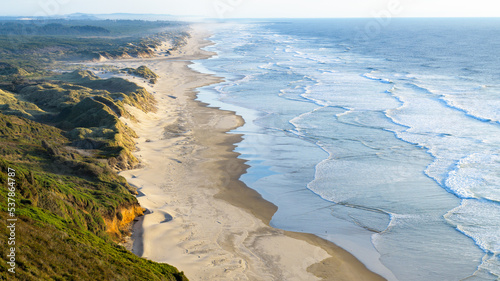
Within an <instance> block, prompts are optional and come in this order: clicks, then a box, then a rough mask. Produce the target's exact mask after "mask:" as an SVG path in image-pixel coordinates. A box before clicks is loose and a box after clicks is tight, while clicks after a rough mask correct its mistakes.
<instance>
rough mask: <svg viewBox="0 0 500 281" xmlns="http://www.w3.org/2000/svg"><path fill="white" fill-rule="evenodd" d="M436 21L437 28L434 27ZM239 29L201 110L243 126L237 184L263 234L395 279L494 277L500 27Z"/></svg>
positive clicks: (323, 23)
mask: <svg viewBox="0 0 500 281" xmlns="http://www.w3.org/2000/svg"><path fill="white" fill-rule="evenodd" d="M429 21H431V22H429ZM365 22H366V20H361V19H357V20H291V21H287V22H283V21H268V22H263V21H260V22H233V23H227V24H221V25H219V26H218V27H217V28H214V30H213V33H214V35H213V36H212V37H211V38H210V39H211V40H212V41H213V42H215V43H216V44H215V45H213V46H210V47H208V48H207V50H210V51H214V52H217V54H218V55H217V56H216V57H213V58H211V59H208V60H203V61H198V62H196V63H195V64H194V65H192V66H191V67H192V68H194V69H196V70H198V71H201V72H206V73H214V74H216V75H218V76H221V77H224V78H225V82H222V83H220V84H217V85H212V86H208V87H204V88H201V89H200V94H199V99H200V100H202V101H204V102H207V103H209V104H211V105H213V106H217V107H221V108H224V109H230V110H234V111H236V112H237V113H238V114H240V115H242V116H243V117H244V119H245V121H246V124H245V125H244V126H243V127H241V128H239V129H237V130H236V131H235V132H236V133H243V134H244V140H243V141H242V142H241V143H240V144H239V145H238V147H237V149H236V150H237V151H238V152H240V153H241V154H242V155H241V158H244V159H247V160H249V162H248V164H249V165H250V168H249V169H248V173H247V174H245V175H243V176H242V177H241V180H242V181H244V182H245V183H246V184H247V185H248V186H249V187H251V188H253V189H255V190H257V191H258V192H259V193H261V194H262V195H263V197H264V198H265V199H266V200H269V201H271V202H273V203H274V204H276V205H277V206H278V208H279V209H278V212H277V213H276V214H275V215H274V217H273V219H272V221H271V224H272V225H273V226H275V227H279V228H282V229H286V230H294V231H302V232H309V233H314V234H317V235H319V236H321V237H324V238H326V239H329V240H331V241H333V242H335V243H337V244H338V245H340V246H342V247H344V248H345V249H347V250H349V251H351V252H352V253H353V254H355V255H356V256H357V257H358V259H360V260H361V261H362V262H364V263H365V264H366V265H367V266H368V267H369V268H370V269H372V270H374V271H375V272H377V273H380V274H382V275H383V276H385V277H386V278H388V279H391V280H396V279H398V280H463V279H467V280H497V279H498V278H499V276H500V272H499V268H500V258H499V257H498V253H499V251H500V205H499V202H500V123H499V120H500V84H499V83H498V77H500V68H499V67H498V66H499V65H500V59H499V58H498V56H497V55H496V53H495V50H496V48H495V46H497V45H498V44H499V43H500V36H499V35H500V34H499V33H500V32H499V31H497V30H496V28H495V27H496V26H498V23H500V22H499V20H494V19H489V20H477V19H470V20H461V21H458V20H454V19H450V20H442V19H436V20H418V19H412V20H409V19H406V20H404V19H400V20H394V21H393V23H392V24H391V25H390V26H389V27H387V28H385V29H384V30H382V31H381V33H380V34H376V35H374V36H372V37H371V38H370V40H364V41H363V40H360V39H359V36H356V32H357V31H358V30H360V29H359V27H360V26H361V27H362V26H363V24H364V23H365Z"/></svg>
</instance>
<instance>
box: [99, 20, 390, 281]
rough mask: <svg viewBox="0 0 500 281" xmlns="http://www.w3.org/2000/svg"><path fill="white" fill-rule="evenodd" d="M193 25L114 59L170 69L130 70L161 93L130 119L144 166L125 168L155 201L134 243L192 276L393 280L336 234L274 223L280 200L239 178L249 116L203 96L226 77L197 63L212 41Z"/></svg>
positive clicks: (147, 203)
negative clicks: (173, 39) (179, 41)
mask: <svg viewBox="0 0 500 281" xmlns="http://www.w3.org/2000/svg"><path fill="white" fill-rule="evenodd" d="M192 35H193V36H192V38H190V39H189V43H188V44H187V46H185V47H184V48H183V49H182V50H181V51H180V52H179V53H178V54H174V55H172V56H169V57H163V56H159V57H156V58H150V59H133V60H123V61H110V62H106V63H110V64H113V65H116V66H118V67H138V66H141V65H146V66H147V67H149V68H150V69H151V70H153V71H154V72H156V73H157V74H158V75H160V76H161V77H160V78H159V79H158V82H157V83H156V84H155V85H154V86H151V85H149V84H147V83H145V81H143V79H140V78H132V77H131V76H122V77H125V78H127V79H130V80H131V81H134V82H137V83H138V84H140V85H142V86H144V87H146V88H147V89H148V90H149V91H150V92H151V93H153V94H154V96H155V98H156V100H157V101H158V111H157V112H156V113H148V114H145V113H144V112H142V111H140V110H138V109H135V108H131V107H129V108H128V109H129V110H130V112H131V113H132V114H133V115H134V116H135V117H136V118H137V120H138V122H134V121H131V120H126V119H124V120H123V121H124V122H125V123H126V124H127V125H128V126H130V127H131V128H132V129H134V130H135V132H136V133H137V134H138V135H139V138H138V139H137V148H138V150H137V151H136V152H135V155H136V156H137V158H138V159H139V160H140V161H141V168H140V169H136V170H129V171H124V172H122V173H121V175H122V176H124V177H125V178H126V179H127V180H128V181H129V182H130V183H131V184H133V185H134V186H136V187H137V188H138V192H139V195H138V200H139V202H140V204H141V206H142V207H144V208H146V209H147V214H146V215H145V216H143V217H141V218H139V221H138V222H137V223H136V224H135V225H134V227H133V235H132V237H131V242H130V245H129V247H130V249H131V250H132V251H133V252H134V253H135V254H137V255H139V256H142V257H144V258H147V259H150V260H154V261H157V262H165V263H169V264H172V265H174V266H176V267H177V268H179V270H182V271H184V272H185V274H186V276H187V277H188V278H189V279H190V280H357V281H359V280H384V279H383V278H381V277H380V276H378V275H376V274H374V273H372V272H370V271H369V270H368V269H367V268H366V267H365V266H364V265H363V264H362V263H361V262H359V261H358V260H356V259H355V258H354V257H353V256H352V255H350V254H349V253H348V252H346V251H344V250H343V249H341V248H339V247H337V246H335V245H334V244H332V243H330V242H328V241H326V240H323V239H321V238H318V237H316V236H314V235H309V234H302V233H291V232H287V231H283V230H279V229H275V228H272V227H270V226H269V221H270V219H271V217H272V215H273V214H274V212H275V211H276V207H275V206H274V205H273V204H271V203H269V202H267V201H265V200H263V199H262V198H261V196H260V195H259V194H258V193H257V192H255V191H253V190H252V189H249V188H248V187H246V186H245V185H244V184H243V183H242V182H240V181H239V180H238V179H239V177H240V175H241V174H242V173H245V170H246V168H247V166H246V165H245V161H244V160H242V159H238V158H237V156H238V154H237V153H235V152H233V149H234V147H235V143H238V142H239V141H240V139H241V136H240V135H236V134H228V133H227V132H228V131H230V130H232V129H234V128H236V127H238V126H241V125H242V124H243V120H242V118H241V117H239V116H236V115H235V114H234V113H233V112H229V111H222V110H219V109H217V108H210V107H206V106H205V105H204V104H203V103H201V102H198V101H195V98H196V88H197V87H201V86H204V85H209V84H212V83H217V82H218V81H220V80H219V78H217V77H213V76H210V75H206V74H201V73H197V72H195V71H193V70H191V69H190V68H189V67H188V65H189V64H190V60H196V59H204V58H208V57H210V56H211V55H212V54H211V53H208V52H206V51H203V50H201V49H200V48H202V47H203V46H206V45H207V44H210V42H209V41H207V40H205V39H204V38H206V37H207V36H208V34H207V33H206V32H204V31H203V30H202V29H200V28H196V27H195V28H194V29H193V31H192ZM100 64H102V63H100Z"/></svg>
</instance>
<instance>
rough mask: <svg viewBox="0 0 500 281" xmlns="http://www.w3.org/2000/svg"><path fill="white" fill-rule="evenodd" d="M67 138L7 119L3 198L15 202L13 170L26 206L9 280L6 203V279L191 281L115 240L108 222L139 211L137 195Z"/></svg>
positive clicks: (0, 128)
mask: <svg viewBox="0 0 500 281" xmlns="http://www.w3.org/2000/svg"><path fill="white" fill-rule="evenodd" d="M62 133H63V132H62V131H61V130H59V129H56V128H54V127H52V126H47V125H43V124H40V123H37V122H33V121H30V120H27V119H24V118H20V117H16V116H6V115H3V114H0V143H1V146H0V147H1V148H0V150H1V156H0V184H1V185H2V188H1V189H0V190H1V191H0V193H1V197H2V198H4V199H5V198H7V190H6V187H7V186H8V185H7V184H8V180H7V170H8V168H11V169H14V170H15V171H16V177H15V179H16V188H17V190H16V202H17V204H18V206H17V208H16V210H17V212H16V216H17V218H18V222H17V224H16V233H17V235H16V243H17V255H16V260H17V270H16V275H15V276H14V275H11V274H10V273H8V272H7V268H8V265H7V264H6V260H7V257H6V255H7V253H8V252H7V245H6V243H5V242H6V241H8V235H9V233H8V229H7V227H6V219H7V218H8V217H7V214H8V213H7V206H6V200H0V209H1V212H0V228H1V231H0V241H2V243H1V247H0V248H1V255H2V261H1V262H0V268H1V269H2V270H1V273H0V279H2V278H4V279H6V280H41V279H50V280H72V279H75V280H187V279H186V278H185V277H184V275H183V274H182V273H180V272H178V271H177V269H175V268H174V267H172V266H169V265H166V264H158V263H154V262H151V261H147V260H144V259H141V258H139V257H137V256H135V255H134V254H132V253H130V252H128V251H127V250H125V248H123V247H121V246H118V245H117V244H115V243H114V242H113V241H112V240H111V239H110V234H108V233H107V232H106V230H107V228H108V226H107V224H106V222H109V221H111V220H113V219H114V220H123V219H124V217H123V216H122V215H120V214H121V212H122V211H123V209H134V208H139V206H138V203H137V200H136V199H135V197H134V196H132V194H131V192H130V191H131V190H133V188H132V187H130V186H129V185H128V184H127V182H126V181H125V180H124V179H123V178H122V177H119V176H118V175H117V174H116V173H114V172H113V171H112V170H111V169H110V168H109V167H108V166H107V165H105V164H103V163H100V162H99V161H97V160H96V159H94V158H92V157H86V156H82V155H80V154H78V153H77V152H75V150H74V149H71V148H70V147H68V145H69V140H68V139H67V138H65V137H64V136H63V134H62ZM120 231H121V232H122V233H123V232H125V231H126V230H124V229H121V230H120ZM119 234H120V233H118V234H115V236H116V235H119ZM115 238H116V237H115Z"/></svg>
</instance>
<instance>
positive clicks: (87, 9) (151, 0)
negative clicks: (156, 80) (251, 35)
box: [0, 0, 500, 18]
mask: <svg viewBox="0 0 500 281" xmlns="http://www.w3.org/2000/svg"><path fill="white" fill-rule="evenodd" d="M497 3H498V0H473V1H472V0H140V1H139V0H16V1H11V0H0V15H4V16H5V15H7V16H28V17H31V16H53V15H63V14H71V13H92V14H108V13H141V14H142V13H147V14H150V13H152V14H171V15H189V16H202V17H208V18H282V17H287V18H316V17H323V18H325V17H326V18H336V17H363V18H370V17H387V16H390V17H500V9H499V8H498V7H497V5H498V4H497Z"/></svg>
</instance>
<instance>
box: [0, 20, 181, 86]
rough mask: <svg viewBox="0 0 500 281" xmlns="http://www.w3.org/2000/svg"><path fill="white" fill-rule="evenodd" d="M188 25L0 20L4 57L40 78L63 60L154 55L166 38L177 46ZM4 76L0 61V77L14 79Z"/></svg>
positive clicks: (0, 58) (0, 50) (0, 56)
mask: <svg viewBox="0 0 500 281" xmlns="http://www.w3.org/2000/svg"><path fill="white" fill-rule="evenodd" d="M186 30H187V26H186V24H184V23H180V22H169V21H155V22H149V21H138V20H133V21H132V20H118V21H113V20H95V21H94V20H89V21H67V20H47V21H46V22H39V21H5V22H2V21H0V62H3V63H7V64H9V65H10V66H12V67H14V68H19V69H22V70H24V71H26V73H20V74H21V75H23V76H27V78H39V77H40V76H46V75H50V72H49V71H48V69H54V68H60V67H63V65H62V64H61V62H66V61H81V60H95V61H98V60H104V59H117V58H130V57H150V56H153V55H154V52H153V50H154V49H156V48H157V47H158V46H160V45H161V42H162V41H170V42H171V44H172V46H173V47H172V49H177V48H179V47H181V46H183V45H184V44H185V43H186V38H187V37H188V36H189V34H188V33H187V32H186ZM2 75H4V74H2V66H1V65H0V82H2V81H3V82H10V81H11V80H12V77H9V76H2Z"/></svg>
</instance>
